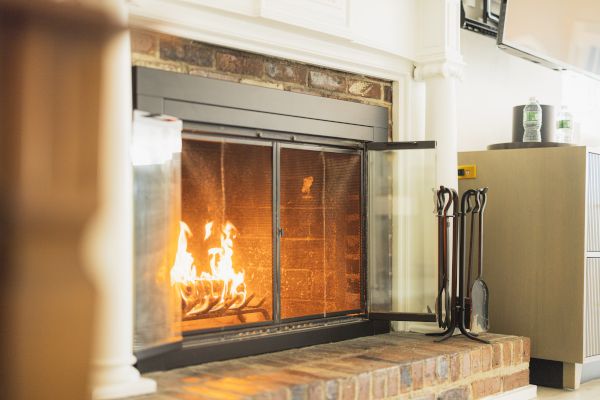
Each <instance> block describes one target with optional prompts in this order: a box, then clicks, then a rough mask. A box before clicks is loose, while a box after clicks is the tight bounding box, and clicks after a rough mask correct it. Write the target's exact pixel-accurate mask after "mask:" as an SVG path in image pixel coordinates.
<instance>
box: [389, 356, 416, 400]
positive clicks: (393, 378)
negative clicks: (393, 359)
mask: <svg viewBox="0 0 600 400" xmlns="http://www.w3.org/2000/svg"><path fill="white" fill-rule="evenodd" d="M403 369H407V370H408V372H407V373H408V375H409V376H410V374H411V373H412V370H411V368H410V364H408V365H403V366H401V367H400V368H389V369H388V375H387V392H386V396H387V397H393V396H397V395H398V393H400V382H401V378H400V375H401V374H402V373H403V372H402V371H403ZM405 373H406V372H405ZM410 380H411V382H412V377H411V378H410Z"/></svg>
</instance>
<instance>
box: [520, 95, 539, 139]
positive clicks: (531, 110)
mask: <svg viewBox="0 0 600 400" xmlns="http://www.w3.org/2000/svg"><path fill="white" fill-rule="evenodd" d="M523 128H524V129H525V133H524V134H523V142H541V141H542V134H541V132H540V129H542V107H541V106H540V103H538V101H537V99H536V98H535V97H530V98H529V103H527V105H526V106H525V108H523Z"/></svg>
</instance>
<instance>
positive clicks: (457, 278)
mask: <svg viewBox="0 0 600 400" xmlns="http://www.w3.org/2000/svg"><path fill="white" fill-rule="evenodd" d="M486 197H487V188H482V189H469V190H467V191H466V192H465V193H463V195H462V198H461V199H460V204H459V196H458V193H457V191H456V190H455V189H452V188H447V187H444V186H440V189H439V190H437V191H436V203H437V207H436V208H437V216H438V222H439V226H438V240H440V242H441V243H440V244H441V245H440V246H439V253H440V256H439V257H438V262H439V270H438V274H439V276H440V277H441V279H438V284H439V286H438V299H437V300H436V303H437V305H436V313H437V318H438V324H439V326H440V327H442V328H445V330H444V331H443V332H435V333H428V334H427V335H428V336H439V337H440V338H439V339H437V340H436V342H443V341H445V340H447V339H450V338H451V337H452V336H453V335H454V332H455V330H456V329H457V328H458V329H459V331H460V333H462V334H463V335H464V336H466V337H468V338H469V339H472V340H476V341H478V342H482V343H488V344H489V343H490V342H489V341H487V340H485V339H482V338H480V337H478V335H477V334H476V333H473V332H470V331H469V330H468V327H467V322H466V320H467V318H468V315H469V314H468V311H469V307H468V305H467V304H466V303H467V300H466V299H467V296H466V292H465V287H466V284H465V268H466V263H465V245H466V236H467V235H466V216H467V214H469V213H470V214H471V218H474V214H475V213H479V212H482V211H483V210H482V208H483V206H484V205H485V200H486ZM450 207H452V215H448V210H449V209H450ZM480 217H481V216H480ZM450 221H452V262H451V264H452V275H451V277H452V291H451V293H447V291H448V284H449V274H448V272H449V271H448V264H449V262H448V259H447V258H448V257H447V256H448V251H447V247H448V245H447V241H448V240H447V236H448V227H449V224H450ZM470 252H471V249H470V250H469V253H470ZM469 272H470V271H469ZM444 292H446V293H445V294H444ZM442 296H444V297H445V299H442ZM448 303H449V307H448ZM444 304H446V308H445V316H444V315H443V313H442V308H443V305H444Z"/></svg>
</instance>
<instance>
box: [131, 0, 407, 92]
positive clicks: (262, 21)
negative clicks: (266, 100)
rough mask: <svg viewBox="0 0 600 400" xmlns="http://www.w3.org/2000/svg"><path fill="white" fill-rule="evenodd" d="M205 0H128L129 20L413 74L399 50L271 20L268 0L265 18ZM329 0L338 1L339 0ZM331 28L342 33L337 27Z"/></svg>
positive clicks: (324, 61)
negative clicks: (387, 49)
mask: <svg viewBox="0 0 600 400" xmlns="http://www.w3.org/2000/svg"><path fill="white" fill-rule="evenodd" d="M288 1H291V0H288ZM315 1H316V0H315ZM206 2H207V0H202V1H201V0H170V1H168V0H129V1H128V4H129V17H130V22H131V25H132V26H135V27H139V28H144V29H151V30H156V31H159V32H163V33H167V34H171V35H177V36H181V37H186V38H189V39H194V40H198V41H202V42H207V43H213V44H216V45H220V46H225V47H231V48H236V49H240V50H245V51H250V52H255V53H260V54H266V55H270V56H274V57H281V58H285V59H291V60H296V61H301V62H306V63H309V64H315V65H320V66H323V67H327V68H332V69H339V70H343V71H348V72H353V73H358V74H364V75H368V76H372V77H377V78H383V79H390V80H400V79H403V78H404V77H407V76H408V77H412V70H413V62H412V61H410V60H408V59H407V58H405V57H402V56H400V55H398V54H393V53H390V52H388V51H385V50H381V49H375V48H372V47H369V46H367V45H364V44H360V43H357V42H355V41H354V40H352V39H351V38H348V37H340V36H338V35H334V34H332V33H331V32H330V33H327V32H318V31H315V30H311V29H307V28H306V27H298V26H295V25H290V24H288V23H284V22H281V21H274V20H272V19H271V18H275V14H276V12H275V11H273V9H271V11H265V10H268V7H269V6H270V4H271V3H265V4H267V6H266V7H267V8H262V9H260V10H259V13H260V14H261V15H263V16H264V15H265V13H266V15H269V16H270V17H271V18H263V17H260V16H255V15H252V14H250V13H249V12H248V10H245V12H244V13H235V12H231V11H229V10H223V9H216V8H214V7H210V6H207V5H205V3H206ZM320 2H321V3H323V2H326V1H325V0H320ZM330 2H334V3H339V1H338V0H331V1H330ZM340 4H341V3H340ZM342 10H343V8H342ZM346 12H347V10H346ZM340 15H341V14H340ZM280 17H281V15H280ZM346 20H347V19H346ZM318 25H319V22H314V25H313V28H314V29H316V28H317V27H318ZM340 29H342V28H341V27H340ZM332 32H337V34H341V33H340V32H339V30H336V29H333V30H332Z"/></svg>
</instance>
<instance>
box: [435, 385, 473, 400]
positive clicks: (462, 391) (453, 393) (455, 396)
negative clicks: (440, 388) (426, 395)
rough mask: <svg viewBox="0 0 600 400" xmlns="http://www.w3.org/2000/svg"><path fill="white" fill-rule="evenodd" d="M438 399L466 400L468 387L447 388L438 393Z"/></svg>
mask: <svg viewBox="0 0 600 400" xmlns="http://www.w3.org/2000/svg"><path fill="white" fill-rule="evenodd" d="M437 399H438V400H468V399H469V387H468V386H461V387H458V388H452V389H448V390H446V391H444V392H442V393H440V394H439V395H438V397H437Z"/></svg>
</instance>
